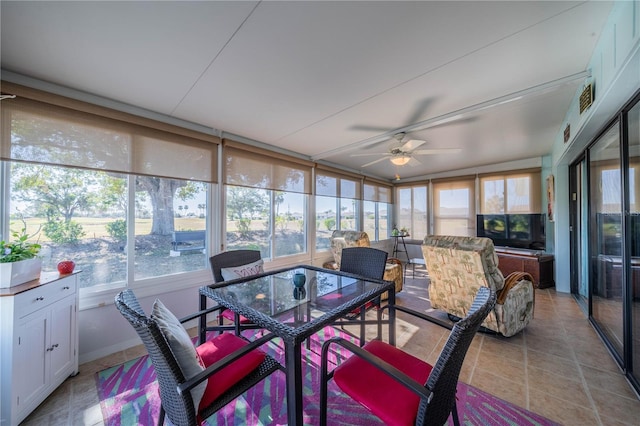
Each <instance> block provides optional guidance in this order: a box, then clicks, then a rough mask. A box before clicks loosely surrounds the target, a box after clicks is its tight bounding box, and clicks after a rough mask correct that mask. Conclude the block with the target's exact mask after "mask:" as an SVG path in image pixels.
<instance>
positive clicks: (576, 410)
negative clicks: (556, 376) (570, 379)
mask: <svg viewBox="0 0 640 426" xmlns="http://www.w3.org/2000/svg"><path fill="white" fill-rule="evenodd" d="M529 409H530V410H531V411H533V412H534V413H538V414H540V415H543V416H545V417H547V418H549V419H550V420H553V421H556V422H558V423H561V424H563V425H565V426H588V425H599V424H601V423H600V422H599V419H598V417H597V415H596V414H595V413H594V411H593V409H591V407H590V405H588V406H586V407H585V406H583V405H577V404H574V403H572V402H569V401H566V400H561V399H558V398H556V397H554V396H553V395H551V394H550V393H548V392H546V391H543V390H534V388H532V389H531V391H530V392H529Z"/></svg>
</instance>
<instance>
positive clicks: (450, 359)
mask: <svg viewBox="0 0 640 426" xmlns="http://www.w3.org/2000/svg"><path fill="white" fill-rule="evenodd" d="M495 302H496V294H495V292H493V291H491V290H490V289H489V288H487V287H480V289H479V290H478V293H477V294H476V297H475V299H474V301H473V305H472V306H471V309H470V311H469V314H468V315H467V316H466V317H465V318H464V319H462V320H461V321H459V322H457V323H456V324H455V325H454V326H453V329H452V330H451V333H450V334H449V339H448V340H447V343H446V344H445V346H444V348H443V349H442V352H441V353H440V356H439V357H438V361H437V362H436V364H435V365H434V366H433V370H432V371H431V374H430V375H429V379H428V380H427V383H426V387H427V388H428V389H429V390H431V392H433V393H432V394H431V395H432V396H433V397H432V399H431V401H426V400H424V399H423V400H422V402H421V403H420V407H419V408H418V417H417V420H416V425H443V424H445V423H446V422H447V419H448V418H449V414H451V413H453V416H454V424H458V422H457V420H458V419H457V412H456V411H455V406H456V388H457V386H458V377H459V376H460V369H461V368H462V363H463V361H464V358H465V356H466V354H467V350H468V349H469V346H470V345H471V341H472V340H473V337H474V336H475V334H476V332H477V331H478V329H479V328H480V324H482V321H484V319H485V318H486V317H487V315H488V314H489V312H491V310H492V309H493V306H494V305H495Z"/></svg>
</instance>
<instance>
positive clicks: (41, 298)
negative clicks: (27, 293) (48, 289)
mask: <svg viewBox="0 0 640 426" xmlns="http://www.w3.org/2000/svg"><path fill="white" fill-rule="evenodd" d="M39 300H44V297H42V296H39V297H36V301H39Z"/></svg>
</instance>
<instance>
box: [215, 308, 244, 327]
mask: <svg viewBox="0 0 640 426" xmlns="http://www.w3.org/2000/svg"><path fill="white" fill-rule="evenodd" d="M220 316H221V317H223V318H226V319H228V320H229V321H231V322H234V321H235V320H236V315H235V314H234V313H233V311H231V310H229V309H225V310H223V311H222V313H221V314H220ZM250 322H251V320H250V319H248V318H245V317H243V316H242V315H240V324H248V323H250Z"/></svg>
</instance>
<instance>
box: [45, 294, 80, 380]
mask: <svg viewBox="0 0 640 426" xmlns="http://www.w3.org/2000/svg"><path fill="white" fill-rule="evenodd" d="M75 302H76V300H75V297H67V298H66V299H63V300H61V301H60V302H58V303H56V304H55V305H54V306H52V309H51V327H50V338H49V346H48V349H49V352H47V355H48V356H50V357H51V382H52V383H54V384H56V385H57V383H59V382H62V381H63V380H64V379H65V378H67V377H68V376H69V375H70V374H71V373H72V372H73V368H74V362H73V360H74V355H75V353H74V351H75V333H74V331H75V317H76V315H75V310H76V303H75Z"/></svg>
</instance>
